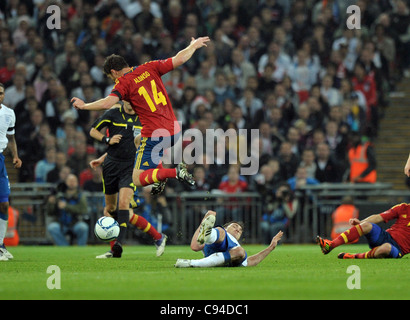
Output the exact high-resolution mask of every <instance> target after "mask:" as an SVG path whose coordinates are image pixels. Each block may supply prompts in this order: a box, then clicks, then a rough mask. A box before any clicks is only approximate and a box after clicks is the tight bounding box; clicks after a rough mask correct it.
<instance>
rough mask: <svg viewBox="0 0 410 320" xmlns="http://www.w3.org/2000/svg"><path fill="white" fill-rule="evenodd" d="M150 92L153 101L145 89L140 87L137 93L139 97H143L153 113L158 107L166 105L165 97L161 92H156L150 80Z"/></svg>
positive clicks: (153, 82) (155, 86)
mask: <svg viewBox="0 0 410 320" xmlns="http://www.w3.org/2000/svg"><path fill="white" fill-rule="evenodd" d="M151 91H152V95H153V96H154V97H153V98H154V101H152V99H151V96H150V95H149V94H148V91H147V89H145V87H140V88H139V89H138V93H139V94H140V96H143V97H144V99H145V101H146V102H147V104H148V106H149V108H150V109H151V111H152V112H155V111H156V110H157V106H158V105H160V104H162V105H164V106H165V105H167V100H166V99H165V96H164V94H163V93H162V92H161V91H159V92H158V89H157V84H156V83H155V80H151ZM154 102H155V103H154Z"/></svg>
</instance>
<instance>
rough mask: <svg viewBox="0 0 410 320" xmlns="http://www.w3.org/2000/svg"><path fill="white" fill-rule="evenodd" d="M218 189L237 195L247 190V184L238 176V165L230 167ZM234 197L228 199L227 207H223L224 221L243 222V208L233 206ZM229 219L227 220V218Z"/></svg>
mask: <svg viewBox="0 0 410 320" xmlns="http://www.w3.org/2000/svg"><path fill="white" fill-rule="evenodd" d="M218 189H219V190H220V191H223V192H224V193H229V194H237V193H241V192H245V191H247V190H248V183H247V181H246V180H245V179H243V178H241V176H240V175H239V167H238V165H234V164H232V165H230V166H229V169H228V173H227V177H226V179H222V181H221V183H220V184H219V187H218ZM236 201H237V199H236V198H235V197H230V198H229V205H225V206H224V212H225V214H224V217H222V218H225V219H231V220H235V221H243V217H244V216H243V207H242V206H238V205H236V204H235V202H236ZM228 217H229V218H228Z"/></svg>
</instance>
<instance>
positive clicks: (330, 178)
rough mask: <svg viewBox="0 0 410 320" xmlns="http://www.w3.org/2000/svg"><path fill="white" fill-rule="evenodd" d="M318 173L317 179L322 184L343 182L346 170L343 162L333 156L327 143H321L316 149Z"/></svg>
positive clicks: (316, 174) (316, 173)
mask: <svg viewBox="0 0 410 320" xmlns="http://www.w3.org/2000/svg"><path fill="white" fill-rule="evenodd" d="M315 163H316V172H315V178H316V180H318V181H319V182H320V183H322V182H342V179H343V173H344V168H345V166H343V161H342V160H340V161H338V160H337V158H335V157H333V156H331V153H330V147H329V145H328V144H327V143H326V142H321V143H319V144H318V145H317V147H316V159H315Z"/></svg>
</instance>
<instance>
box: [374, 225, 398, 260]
mask: <svg viewBox="0 0 410 320" xmlns="http://www.w3.org/2000/svg"><path fill="white" fill-rule="evenodd" d="M366 238H367V241H368V243H369V247H370V248H372V249H373V248H375V247H379V246H381V245H382V244H384V243H389V244H390V245H391V247H392V249H391V252H390V257H391V258H401V257H402V256H403V254H402V252H401V250H400V246H399V245H398V244H397V242H396V241H394V239H393V238H392V236H391V235H390V233H388V232H387V231H386V230H384V229H382V228H380V227H379V226H378V225H377V224H374V223H372V230H371V231H370V232H369V233H368V234H366Z"/></svg>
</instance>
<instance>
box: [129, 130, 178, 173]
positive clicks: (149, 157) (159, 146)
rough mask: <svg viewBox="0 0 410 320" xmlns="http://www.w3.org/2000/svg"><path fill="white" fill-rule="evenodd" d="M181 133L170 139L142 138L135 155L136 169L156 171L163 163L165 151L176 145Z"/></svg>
mask: <svg viewBox="0 0 410 320" xmlns="http://www.w3.org/2000/svg"><path fill="white" fill-rule="evenodd" d="M180 136H181V132H179V133H177V134H175V135H173V136H169V137H155V138H149V137H142V138H141V143H140V145H139V146H138V149H137V152H136V154H135V163H134V168H136V169H140V170H148V169H155V168H156V167H158V165H159V164H160V163H161V158H162V156H163V155H164V149H168V148H171V147H172V146H174V145H175V143H176V142H177V141H178V139H179V138H180Z"/></svg>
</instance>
